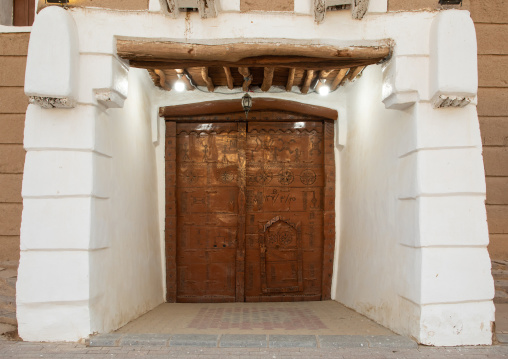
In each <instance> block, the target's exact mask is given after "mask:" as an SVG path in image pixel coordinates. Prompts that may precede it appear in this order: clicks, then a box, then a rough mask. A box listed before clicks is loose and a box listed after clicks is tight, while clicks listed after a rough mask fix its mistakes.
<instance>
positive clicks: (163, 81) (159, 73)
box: [154, 69, 171, 91]
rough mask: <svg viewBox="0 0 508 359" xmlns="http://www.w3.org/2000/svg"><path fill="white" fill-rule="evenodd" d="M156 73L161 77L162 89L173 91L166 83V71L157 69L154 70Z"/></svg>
mask: <svg viewBox="0 0 508 359" xmlns="http://www.w3.org/2000/svg"><path fill="white" fill-rule="evenodd" d="M154 72H155V73H156V74H157V76H159V84H160V85H161V87H162V88H163V89H164V90H166V91H171V87H169V86H168V84H167V83H166V74H165V73H164V71H162V70H159V69H156V70H154Z"/></svg>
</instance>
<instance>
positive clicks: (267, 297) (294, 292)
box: [166, 116, 335, 302]
mask: <svg viewBox="0 0 508 359" xmlns="http://www.w3.org/2000/svg"><path fill="white" fill-rule="evenodd" d="M226 119H227V120H228V121H220V119H217V118H215V119H214V121H213V122H212V121H210V122H185V121H183V120H182V121H174V122H169V121H168V122H167V132H166V192H167V193H166V202H167V205H166V259H167V261H166V263H167V300H168V302H234V301H301V300H322V299H328V298H329V297H330V285H331V275H332V261H333V248H334V237H335V230H334V219H335V215H334V198H335V192H334V183H335V179H334V172H335V167H334V161H333V123H331V122H327V121H325V120H316V119H312V118H310V119H307V120H306V121H294V120H293V121H287V119H286V122H275V121H263V120H259V121H250V122H245V121H240V120H239V119H238V120H235V119H234V118H233V119H231V118H230V117H228V118H226ZM264 119H265V120H267V119H272V117H270V116H268V117H266V116H265V118H264Z"/></svg>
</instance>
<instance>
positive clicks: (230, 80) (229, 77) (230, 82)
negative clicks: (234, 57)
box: [224, 66, 233, 90]
mask: <svg viewBox="0 0 508 359" xmlns="http://www.w3.org/2000/svg"><path fill="white" fill-rule="evenodd" d="M224 73H225V74H226V81H227V82H228V89H230V90H232V89H233V76H232V75H231V69H230V68H229V67H227V66H224Z"/></svg>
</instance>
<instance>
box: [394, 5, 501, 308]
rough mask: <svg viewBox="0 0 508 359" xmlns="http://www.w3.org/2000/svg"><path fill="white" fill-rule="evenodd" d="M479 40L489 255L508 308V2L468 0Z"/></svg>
mask: <svg viewBox="0 0 508 359" xmlns="http://www.w3.org/2000/svg"><path fill="white" fill-rule="evenodd" d="M437 6H438V0H389V2H388V9H389V11H414V10H435V9H436V8H437ZM459 8H462V9H466V10H469V11H470V12H471V17H472V18H473V21H474V23H475V28H476V37H477V41H478V80H479V89H478V116H479V119H480V130H481V135H482V143H483V160H484V163H485V176H486V182H487V201H486V205H487V221H488V224H489V232H490V245H489V253H490V258H491V260H492V274H493V276H494V280H495V283H496V298H495V301H496V302H498V303H508V0H481V1H478V0H464V1H463V5H462V7H459Z"/></svg>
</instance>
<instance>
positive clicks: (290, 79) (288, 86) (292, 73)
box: [286, 67, 296, 91]
mask: <svg viewBox="0 0 508 359" xmlns="http://www.w3.org/2000/svg"><path fill="white" fill-rule="evenodd" d="M295 72H296V69H295V68H294V67H293V68H292V69H289V75H288V82H287V83H286V91H291V89H292V88H293V83H294V82H295Z"/></svg>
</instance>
